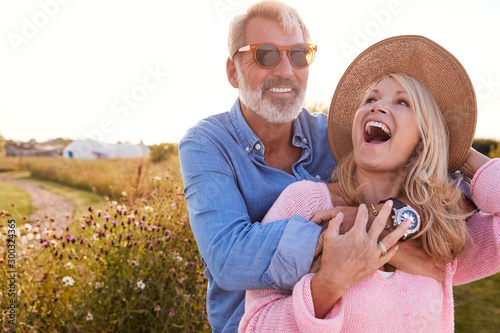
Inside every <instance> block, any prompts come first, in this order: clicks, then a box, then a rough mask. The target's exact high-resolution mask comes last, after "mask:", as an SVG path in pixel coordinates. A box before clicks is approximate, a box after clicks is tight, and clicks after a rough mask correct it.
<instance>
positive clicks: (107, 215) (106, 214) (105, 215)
mask: <svg viewBox="0 0 500 333" xmlns="http://www.w3.org/2000/svg"><path fill="white" fill-rule="evenodd" d="M104 218H105V219H106V221H107V220H109V213H108V212H106V213H104Z"/></svg>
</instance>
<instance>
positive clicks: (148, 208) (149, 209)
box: [144, 206, 153, 213]
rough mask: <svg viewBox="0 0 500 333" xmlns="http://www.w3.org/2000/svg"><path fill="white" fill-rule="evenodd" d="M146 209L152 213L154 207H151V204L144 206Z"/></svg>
mask: <svg viewBox="0 0 500 333" xmlns="http://www.w3.org/2000/svg"><path fill="white" fill-rule="evenodd" d="M144 211H145V212H148V213H150V212H152V211H153V207H151V206H145V207H144Z"/></svg>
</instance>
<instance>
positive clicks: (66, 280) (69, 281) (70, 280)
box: [62, 276, 75, 287]
mask: <svg viewBox="0 0 500 333" xmlns="http://www.w3.org/2000/svg"><path fill="white" fill-rule="evenodd" d="M62 282H63V283H64V285H65V286H66V287H67V286H72V285H73V283H75V279H73V278H72V277H70V276H65V277H63V279H62Z"/></svg>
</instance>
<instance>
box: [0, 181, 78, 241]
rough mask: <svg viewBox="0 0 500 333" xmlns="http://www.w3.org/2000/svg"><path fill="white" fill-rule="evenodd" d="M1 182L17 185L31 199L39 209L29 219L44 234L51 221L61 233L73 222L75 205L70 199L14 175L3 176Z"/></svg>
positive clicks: (53, 226)
mask: <svg viewBox="0 0 500 333" xmlns="http://www.w3.org/2000/svg"><path fill="white" fill-rule="evenodd" d="M0 180H1V181H4V182H9V183H13V184H16V185H17V186H19V187H20V188H21V189H22V190H23V191H25V192H26V193H28V194H29V195H30V197H31V201H32V205H33V206H35V207H37V208H38V209H37V210H36V211H35V212H34V213H33V214H31V215H30V216H29V217H28V220H29V222H31V224H32V226H38V227H39V228H40V231H41V232H42V234H43V233H44V231H45V229H46V228H49V227H50V219H54V222H53V223H52V228H55V229H56V231H57V233H61V231H62V229H64V228H66V226H67V225H68V223H69V222H71V221H72V220H73V211H74V210H75V204H74V203H73V202H72V201H71V200H69V199H68V198H66V197H64V196H62V195H59V194H55V193H54V192H51V191H48V190H46V189H44V188H43V187H41V186H40V185H38V184H36V183H34V182H30V181H27V180H21V179H15V178H13V177H12V175H2V176H0Z"/></svg>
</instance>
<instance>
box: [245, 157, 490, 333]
mask: <svg viewBox="0 0 500 333" xmlns="http://www.w3.org/2000/svg"><path fill="white" fill-rule="evenodd" d="M471 195H472V199H473V200H474V203H475V204H476V205H477V207H478V208H479V209H480V210H481V212H480V213H477V214H475V215H474V216H472V217H471V218H470V219H469V220H468V222H467V225H468V228H469V231H470V234H471V236H472V237H471V238H472V243H468V244H467V246H466V249H465V250H464V252H463V254H462V255H461V256H460V258H458V259H457V260H455V261H453V262H451V263H449V264H448V266H447V268H446V277H445V280H444V282H442V283H439V282H437V281H436V280H434V279H432V278H429V277H426V276H420V275H412V274H408V273H405V272H403V271H400V270H396V272H395V273H394V275H393V276H392V277H390V278H389V279H386V278H383V277H382V276H381V275H380V274H378V273H374V274H372V275H370V276H368V277H367V278H365V279H364V280H362V281H361V282H359V283H358V284H356V285H354V286H353V287H351V289H349V290H348V291H347V292H346V293H345V294H344V295H343V297H342V298H341V299H340V300H339V301H338V302H337V304H336V305H335V307H334V308H333V309H332V310H331V311H330V313H329V314H328V315H327V316H326V317H325V318H324V319H317V318H315V316H314V306H313V301H312V297H311V288H310V283H311V279H312V277H313V276H314V274H307V275H306V276H304V277H303V278H302V279H301V280H300V281H299V282H298V283H297V284H296V285H295V287H294V289H293V292H288V291H279V290H253V291H247V293H246V301H245V315H244V316H243V318H242V320H241V323H240V328H239V331H240V332H307V333H311V332H363V333H364V332H453V331H454V310H453V292H452V286H453V285H459V284H464V283H468V282H471V281H474V280H478V279H481V278H484V277H486V276H490V275H493V274H495V273H497V272H499V271H500V159H495V160H492V161H491V162H488V163H487V164H485V165H484V166H483V167H481V169H480V170H478V172H477V173H476V175H475V176H474V179H473V180H472V185H471ZM331 207H332V204H331V199H330V195H329V191H328V189H327V187H326V185H325V184H322V183H315V182H310V181H302V182H297V183H294V184H292V185H291V186H290V187H289V188H287V189H286V190H285V191H284V192H283V193H282V195H281V196H280V197H279V198H278V200H277V202H276V203H275V204H274V206H273V207H272V208H271V210H270V211H269V213H268V216H266V218H265V220H264V221H263V223H265V222H266V221H267V222H270V221H274V220H276V219H283V218H289V217H291V216H290V215H293V214H291V213H292V212H293V213H298V214H299V215H301V216H303V217H305V218H310V217H311V216H312V214H313V213H314V212H315V211H316V210H318V209H326V208H331Z"/></svg>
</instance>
